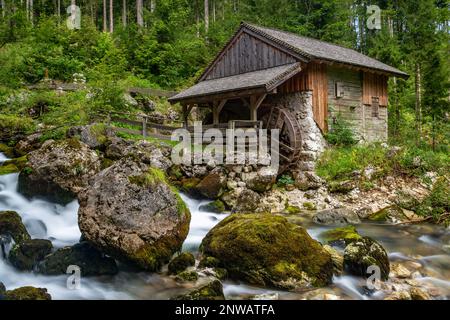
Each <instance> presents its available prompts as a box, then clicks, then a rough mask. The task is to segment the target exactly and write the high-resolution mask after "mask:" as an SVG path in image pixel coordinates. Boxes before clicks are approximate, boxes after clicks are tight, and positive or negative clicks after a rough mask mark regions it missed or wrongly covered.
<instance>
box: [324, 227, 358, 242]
mask: <svg viewBox="0 0 450 320" xmlns="http://www.w3.org/2000/svg"><path fill="white" fill-rule="evenodd" d="M319 238H320V239H321V240H323V241H324V242H325V243H331V244H332V243H336V242H339V241H344V242H345V243H346V244H349V243H351V242H353V241H356V240H359V239H361V236H360V235H359V234H358V231H357V230H356V228H355V227H354V226H347V227H342V228H336V229H333V230H328V231H325V232H322V233H321V234H320V236H319Z"/></svg>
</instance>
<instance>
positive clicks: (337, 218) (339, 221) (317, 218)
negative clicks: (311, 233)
mask: <svg viewBox="0 0 450 320" xmlns="http://www.w3.org/2000/svg"><path fill="white" fill-rule="evenodd" d="M313 221H314V222H315V223H317V224H324V225H347V224H358V223H360V222H361V221H360V220H359V217H358V215H357V214H356V213H355V212H354V211H353V210H350V209H346V208H339V209H327V210H323V211H320V212H318V213H316V215H314V217H313Z"/></svg>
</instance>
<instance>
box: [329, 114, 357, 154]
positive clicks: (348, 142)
mask: <svg viewBox="0 0 450 320" xmlns="http://www.w3.org/2000/svg"><path fill="white" fill-rule="evenodd" d="M325 139H326V140H327V141H328V143H329V144H331V145H334V146H352V145H355V144H356V143H358V140H357V139H356V138H355V134H354V132H353V130H352V129H351V127H350V124H349V123H348V122H347V121H345V120H344V119H342V117H341V116H339V115H338V117H337V119H336V121H335V122H334V123H333V125H332V126H331V130H330V132H328V133H327V134H326V135H325Z"/></svg>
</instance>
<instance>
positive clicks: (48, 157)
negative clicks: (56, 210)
mask: <svg viewBox="0 0 450 320" xmlns="http://www.w3.org/2000/svg"><path fill="white" fill-rule="evenodd" d="M25 169H26V170H25ZM25 169H24V170H22V172H21V173H20V175H19V187H18V188H19V192H20V193H22V194H24V195H25V196H27V197H34V196H44V197H46V198H47V199H50V200H51V201H53V202H57V203H61V204H67V203H68V202H70V201H72V200H73V198H74V197H75V196H76V195H77V194H78V193H79V192H81V191H82V190H83V189H84V188H86V187H87V186H88V182H89V179H90V178H91V177H92V176H94V175H95V174H96V173H98V172H99V171H100V159H99V157H98V156H97V154H96V152H95V151H93V150H91V149H90V148H89V147H88V146H87V145H86V144H84V143H83V142H80V141H78V140H77V139H75V138H72V139H67V140H63V141H57V142H55V141H50V140H49V141H47V142H46V143H45V144H44V145H43V146H42V148H41V149H39V150H36V151H33V152H31V153H30V154H29V155H28V163H27V167H26V168H25Z"/></svg>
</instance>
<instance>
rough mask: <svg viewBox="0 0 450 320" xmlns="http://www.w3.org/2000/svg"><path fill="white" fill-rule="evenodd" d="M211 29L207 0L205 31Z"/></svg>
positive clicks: (206, 0)
mask: <svg viewBox="0 0 450 320" xmlns="http://www.w3.org/2000/svg"><path fill="white" fill-rule="evenodd" d="M208 30H209V1H208V0H205V32H206V33H208Z"/></svg>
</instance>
